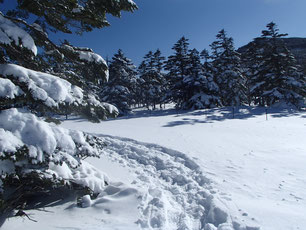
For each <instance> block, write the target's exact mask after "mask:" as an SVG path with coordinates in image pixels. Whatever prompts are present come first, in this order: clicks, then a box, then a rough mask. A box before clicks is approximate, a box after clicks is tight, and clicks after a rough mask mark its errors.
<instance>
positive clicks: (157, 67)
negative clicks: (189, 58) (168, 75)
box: [138, 49, 167, 109]
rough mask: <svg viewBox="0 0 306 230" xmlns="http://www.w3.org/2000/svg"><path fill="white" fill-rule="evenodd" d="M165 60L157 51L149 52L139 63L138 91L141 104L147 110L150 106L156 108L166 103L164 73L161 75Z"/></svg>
mask: <svg viewBox="0 0 306 230" xmlns="http://www.w3.org/2000/svg"><path fill="white" fill-rule="evenodd" d="M164 60H165V58H164V57H163V56H161V52H160V50H159V49H157V50H156V52H154V53H153V52H152V51H149V53H148V54H146V55H145V57H144V60H143V61H142V62H141V64H140V66H139V68H138V70H139V78H140V79H139V80H138V82H141V83H140V84H139V89H140V90H141V92H140V93H139V96H140V97H141V99H142V101H141V103H142V104H145V105H146V107H147V108H149V107H150V106H152V108H153V109H155V108H156V105H157V104H160V107H161V105H162V103H164V102H165V101H166V98H165V94H166V92H167V82H166V79H165V75H164V73H162V68H163V61H164Z"/></svg>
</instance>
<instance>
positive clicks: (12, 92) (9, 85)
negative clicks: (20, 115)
mask: <svg viewBox="0 0 306 230" xmlns="http://www.w3.org/2000/svg"><path fill="white" fill-rule="evenodd" d="M22 94H23V91H22V90H21V89H20V88H19V86H16V85H15V84H14V83H13V82H11V81H10V80H9V79H4V78H0V97H4V98H10V99H14V98H15V96H20V95H22Z"/></svg>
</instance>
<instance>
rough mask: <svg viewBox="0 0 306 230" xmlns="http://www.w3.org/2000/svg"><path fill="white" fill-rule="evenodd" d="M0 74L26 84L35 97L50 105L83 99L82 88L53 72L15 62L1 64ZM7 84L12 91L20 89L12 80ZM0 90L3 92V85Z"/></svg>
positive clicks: (79, 101)
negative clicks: (52, 73) (28, 67)
mask: <svg viewBox="0 0 306 230" xmlns="http://www.w3.org/2000/svg"><path fill="white" fill-rule="evenodd" d="M0 74H1V75H3V76H5V77H12V78H13V79H14V80H17V81H19V82H21V83H24V84H26V86H27V87H28V90H29V91H30V93H31V94H32V96H33V98H35V99H37V100H41V101H43V103H44V104H45V105H47V106H49V107H56V106H58V105H59V104H60V103H68V104H72V103H79V104H80V103H81V102H82V99H83V92H82V89H81V88H79V87H77V86H73V85H71V83H69V82H68V81H66V80H64V79H62V78H59V77H56V76H54V75H51V74H47V73H42V72H38V71H34V70H30V69H27V68H24V67H22V66H18V65H15V64H1V65H0ZM3 82H4V81H3V80H1V82H0V83H1V85H4V84H3ZM6 82H7V81H6ZM6 85H9V86H6V87H8V88H9V90H10V91H11V92H12V93H14V90H16V89H18V88H17V86H15V85H14V84H13V83H12V82H10V83H8V82H7V83H6ZM0 87H1V86H0ZM0 92H2V87H1V88H0ZM1 95H2V94H1Z"/></svg>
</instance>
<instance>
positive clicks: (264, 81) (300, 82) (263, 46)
mask: <svg viewBox="0 0 306 230" xmlns="http://www.w3.org/2000/svg"><path fill="white" fill-rule="evenodd" d="M278 31H279V30H278V28H277V26H276V24H275V23H273V22H271V23H269V24H268V25H267V29H266V30H263V31H262V36H261V37H260V38H257V39H255V41H254V43H255V44H256V46H257V47H258V48H257V52H256V53H255V54H250V55H255V57H254V56H253V59H254V60H256V63H258V64H257V65H258V71H257V72H256V73H253V76H252V78H251V79H252V81H251V89H250V92H251V95H252V97H253V98H254V99H255V103H256V104H259V105H261V106H263V105H268V106H269V105H272V104H277V103H285V104H291V105H295V106H297V107H299V106H301V105H302V104H303V103H304V102H303V101H304V100H305V96H306V88H305V85H306V81H305V76H304V74H303V73H302V71H301V70H300V67H299V66H298V65H297V63H296V60H295V58H294V56H293V55H292V53H291V52H290V51H289V50H288V48H287V47H286V46H285V44H284V42H283V41H282V39H281V38H282V37H284V36H286V35H287V34H280V33H279V32H278ZM251 48H252V47H251ZM249 50H250V49H249Z"/></svg>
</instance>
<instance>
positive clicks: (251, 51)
mask: <svg viewBox="0 0 306 230" xmlns="http://www.w3.org/2000/svg"><path fill="white" fill-rule="evenodd" d="M261 59H262V49H261V46H260V45H259V43H258V42H257V40H256V39H255V40H254V41H253V42H251V43H250V45H249V47H248V49H247V50H246V52H244V53H243V54H242V66H243V74H244V76H245V77H246V90H247V91H246V94H247V102H248V104H249V105H251V104H252V103H254V104H260V103H261V102H260V95H261V94H262V92H259V91H260V87H258V86H259V85H258V79H259V76H258V73H259V72H258V70H259V66H260V62H261Z"/></svg>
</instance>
